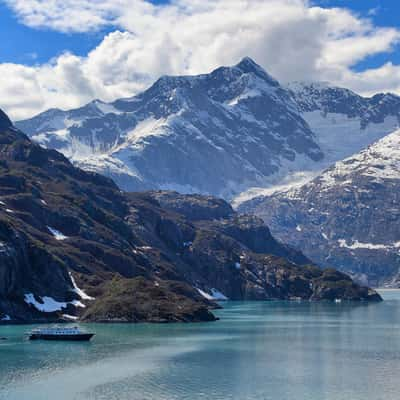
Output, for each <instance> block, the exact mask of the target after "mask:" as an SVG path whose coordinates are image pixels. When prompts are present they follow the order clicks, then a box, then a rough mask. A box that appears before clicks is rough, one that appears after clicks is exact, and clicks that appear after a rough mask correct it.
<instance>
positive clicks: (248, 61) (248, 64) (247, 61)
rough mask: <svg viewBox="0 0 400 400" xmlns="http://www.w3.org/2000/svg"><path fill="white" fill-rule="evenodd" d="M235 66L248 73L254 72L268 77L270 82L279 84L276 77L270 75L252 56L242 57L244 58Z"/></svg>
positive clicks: (263, 77)
mask: <svg viewBox="0 0 400 400" xmlns="http://www.w3.org/2000/svg"><path fill="white" fill-rule="evenodd" d="M235 68H237V69H239V70H241V71H242V72H244V73H246V74H249V73H253V74H255V75H257V76H258V77H260V78H262V79H267V80H268V81H269V82H270V83H272V84H274V85H279V83H278V81H277V80H276V79H274V78H273V77H272V76H271V75H269V74H268V73H267V72H266V71H265V69H264V68H262V67H261V66H260V65H259V64H257V63H256V62H255V61H254V60H253V59H252V58H250V57H244V58H242V60H241V61H240V62H239V63H238V64H236V65H235Z"/></svg>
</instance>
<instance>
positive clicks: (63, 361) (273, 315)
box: [0, 291, 400, 400]
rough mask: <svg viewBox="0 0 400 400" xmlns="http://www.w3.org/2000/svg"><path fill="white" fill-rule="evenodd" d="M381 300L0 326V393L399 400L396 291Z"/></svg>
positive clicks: (399, 303) (11, 398) (11, 399)
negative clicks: (149, 319)
mask: <svg viewBox="0 0 400 400" xmlns="http://www.w3.org/2000/svg"><path fill="white" fill-rule="evenodd" d="M384 297H385V298H386V299H387V300H386V301H385V302H383V303H380V304H368V305H367V304H358V305H357V304H346V303H340V304H326V303H325V304H323V303H320V304H317V303H308V302H303V303H288V302H255V303H250V302H244V303H239V302H238V303H234V302H232V303H226V304H225V308H224V309H223V310H220V311H219V312H218V314H219V316H220V317H221V320H220V321H218V322H215V323H205V324H171V325H150V324H143V325H101V324H95V325H87V326H85V328H87V329H89V330H94V331H95V332H96V337H95V338H94V340H93V341H92V342H91V343H62V342H59V343H52V342H29V341H27V340H25V339H23V334H24V332H25V331H27V330H29V329H30V328H31V327H29V326H3V327H0V336H5V337H8V340H6V341H0V399H1V400H3V399H7V400H15V399H18V400H20V399H27V400H28V399H29V400H36V399H40V400H46V399H56V400H64V399H68V400H71V399H79V400H80V399H107V400H108V399H118V400H125V399H129V400H145V399H157V400H175V399H179V400H186V399H212V400H220V399H221V400H222V399H224V400H226V399H227V400H230V399H235V400H236V399H237V400H246V399H248V400H253V399H257V400H269V399H271V400H272V399H273V400H285V399H290V400H292V399H293V400H294V399H295V400H322V399H329V400H339V399H340V400H358V399H360V400H361V399H362V400H369V399H371V400H379V399H385V400H392V399H393V400H394V399H396V400H398V399H399V398H400V397H399V396H400V394H399V392H400V389H399V377H400V291H385V292H384Z"/></svg>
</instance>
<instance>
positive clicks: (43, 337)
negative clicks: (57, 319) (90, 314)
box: [29, 333, 94, 342]
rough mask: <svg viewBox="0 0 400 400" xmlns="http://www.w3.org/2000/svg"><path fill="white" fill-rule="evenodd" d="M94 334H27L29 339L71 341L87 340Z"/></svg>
mask: <svg viewBox="0 0 400 400" xmlns="http://www.w3.org/2000/svg"><path fill="white" fill-rule="evenodd" d="M93 336H94V333H82V334H79V335H46V334H40V333H33V334H31V335H30V336H29V340H61V341H73V342H87V341H89V340H90V339H91V338H92V337H93Z"/></svg>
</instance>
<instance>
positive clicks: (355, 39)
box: [0, 0, 400, 118]
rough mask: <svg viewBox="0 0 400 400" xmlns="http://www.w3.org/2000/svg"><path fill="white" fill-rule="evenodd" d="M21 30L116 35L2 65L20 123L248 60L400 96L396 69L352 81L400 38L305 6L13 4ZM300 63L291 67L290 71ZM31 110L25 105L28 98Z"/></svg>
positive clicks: (192, 0) (37, 0)
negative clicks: (43, 58) (85, 48)
mask: <svg viewBox="0 0 400 400" xmlns="http://www.w3.org/2000/svg"><path fill="white" fill-rule="evenodd" d="M6 3H7V4H8V6H9V7H10V8H11V9H12V10H13V11H14V12H15V14H16V15H17V17H18V18H19V20H20V22H21V23H23V24H25V25H27V26H29V27H32V28H35V29H52V30H56V31H60V32H65V33H74V32H91V31H95V30H98V29H102V28H105V27H106V28H107V29H114V31H113V32H111V33H108V34H107V35H106V36H105V37H104V38H103V40H102V42H101V43H100V44H99V45H98V46H97V47H96V48H94V49H93V50H92V51H91V52H89V54H87V56H85V57H78V56H76V55H74V54H72V53H68V52H66V53H63V54H62V55H60V56H58V57H56V58H54V59H52V60H49V62H48V63H46V64H41V65H35V66H24V65H19V64H10V63H8V64H0V76H2V77H3V78H4V79H2V84H1V85H0V95H1V97H2V99H4V100H3V101H4V103H3V106H4V108H5V109H6V110H7V111H8V112H9V113H11V115H12V116H13V117H14V118H23V117H28V116H31V115H33V114H34V113H36V112H38V111H41V110H43V109H46V108H49V107H50V106H56V107H65V108H69V107H76V106H79V105H81V104H83V103H85V102H87V101H89V100H91V99H92V98H93V97H98V98H101V99H102V100H106V101H110V100H113V99H115V98H119V97H124V96H132V95H133V94H135V93H137V92H138V91H140V90H142V89H144V88H145V87H147V86H149V85H150V84H151V83H152V82H153V81H154V80H155V79H156V78H157V77H159V76H160V75H165V74H168V75H181V74H198V73H204V72H209V71H210V70H212V69H213V68H216V67H217V66H219V65H227V64H233V63H235V62H236V61H237V60H238V59H240V58H242V57H243V56H251V57H253V58H254V59H255V60H257V62H259V63H260V64H261V65H262V66H263V67H265V68H266V69H267V70H268V71H269V72H270V73H271V74H272V75H274V76H276V77H277V78H278V79H280V80H281V81H291V80H304V79H307V80H310V79H313V80H327V81H331V82H333V83H335V84H339V85H342V86H346V87H350V88H352V89H354V90H356V91H358V92H362V93H364V94H366V93H367V94H369V93H373V92H376V91H382V90H383V91H385V90H392V91H400V68H399V67H398V66H396V65H392V64H385V65H381V66H380V67H377V68H375V69H371V70H366V71H362V72H355V71H354V70H353V69H352V67H353V66H354V65H356V64H357V63H358V62H360V61H362V60H364V59H365V58H366V57H370V56H373V55H376V54H379V53H382V52H390V51H391V50H392V49H393V46H394V45H395V44H396V43H397V42H398V40H399V37H400V32H399V31H398V30H397V29H394V28H386V27H377V26H374V25H373V23H372V22H371V20H369V19H364V18H361V17H360V16H358V15H355V14H353V13H352V12H351V11H349V10H347V9H341V8H322V7H316V6H312V5H311V3H309V2H307V1H301V0H279V1H278V0H270V1H268V2H266V1H263V0H236V1H234V2H233V1H231V0H213V1H210V0H203V1H199V0H177V1H173V2H170V3H166V4H161V5H154V4H150V3H148V2H147V1H144V0H129V1H128V0H117V1H116V0H96V1H89V0H63V1H60V0H51V1H46V2H44V1H42V0H12V1H11V0H7V1H6ZM293 60H295V62H293ZM21 88H24V89H28V91H29V93H30V101H29V103H28V104H27V103H26V96H25V94H26V93H27V90H21Z"/></svg>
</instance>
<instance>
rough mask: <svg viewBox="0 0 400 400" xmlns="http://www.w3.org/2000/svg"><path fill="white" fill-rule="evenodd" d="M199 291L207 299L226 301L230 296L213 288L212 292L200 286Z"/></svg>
mask: <svg viewBox="0 0 400 400" xmlns="http://www.w3.org/2000/svg"><path fill="white" fill-rule="evenodd" d="M197 291H198V292H199V293H200V294H201V295H202V296H203V297H204V298H206V299H207V300H211V301H226V300H228V298H227V297H226V296H225V295H224V294H223V293H221V292H220V291H219V290H217V289H215V288H212V289H211V294H210V293H207V292H205V291H204V290H201V289H199V288H197Z"/></svg>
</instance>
